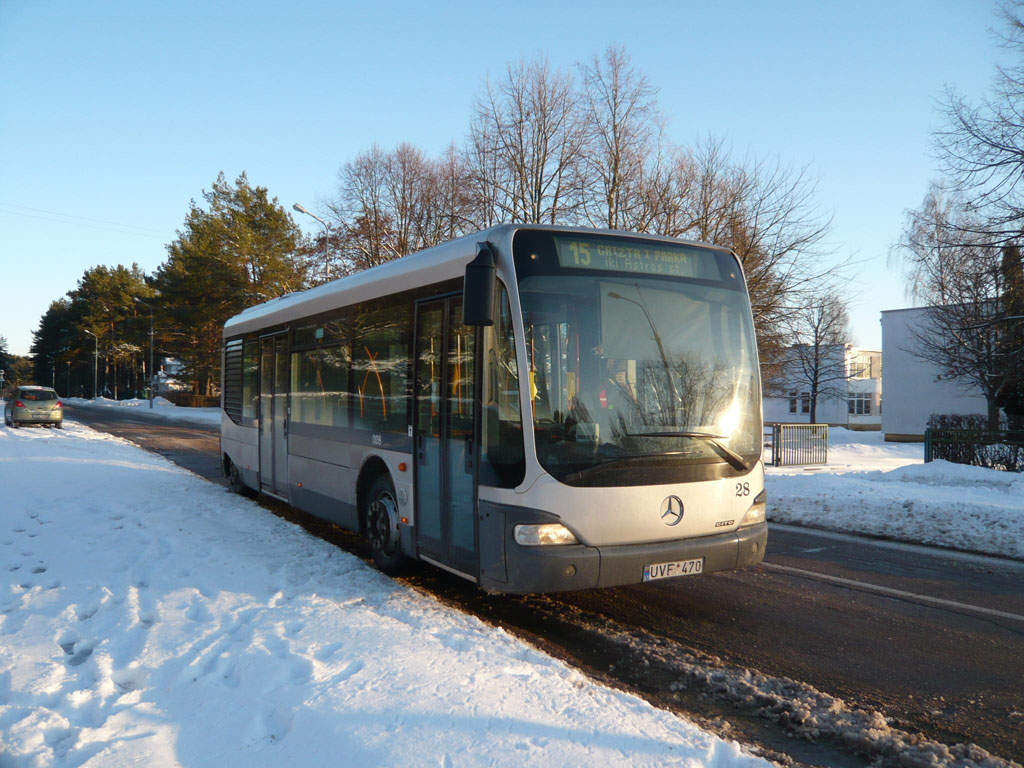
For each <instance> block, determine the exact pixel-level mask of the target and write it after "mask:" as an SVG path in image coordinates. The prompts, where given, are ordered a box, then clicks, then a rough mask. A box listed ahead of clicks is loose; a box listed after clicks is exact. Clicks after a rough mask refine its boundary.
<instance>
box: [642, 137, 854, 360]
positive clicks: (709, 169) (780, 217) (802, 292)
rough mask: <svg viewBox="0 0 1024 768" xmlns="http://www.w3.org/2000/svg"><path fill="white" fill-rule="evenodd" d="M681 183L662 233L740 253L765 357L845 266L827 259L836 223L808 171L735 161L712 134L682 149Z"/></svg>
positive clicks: (675, 188) (780, 344)
mask: <svg viewBox="0 0 1024 768" xmlns="http://www.w3.org/2000/svg"><path fill="white" fill-rule="evenodd" d="M675 179H677V181H675V182H674V184H673V193H674V194H675V197H674V198H673V204H674V206H675V208H674V209H672V210H671V211H669V210H668V209H666V214H665V215H664V216H663V217H661V218H659V219H658V220H657V221H656V223H657V224H659V225H661V226H659V227H658V229H657V230H656V231H658V232H659V234H664V235H669V236H670V237H689V238H693V239H696V240H702V241H705V242H710V243H714V244H716V245H722V246H725V247H727V248H731V249H732V250H734V251H735V252H736V254H737V256H739V258H740V261H741V262H742V264H743V269H744V272H745V273H746V278H747V285H748V288H749V290H750V299H751V305H752V308H753V310H754V323H755V325H756V328H757V336H758V348H759V350H760V352H761V357H762V359H765V360H771V359H774V358H777V357H778V356H779V355H780V353H781V350H782V349H783V347H785V346H786V344H787V339H786V337H785V327H786V324H785V320H786V317H787V316H788V315H790V314H791V313H793V312H796V311H798V310H800V309H801V308H806V307H810V306H814V304H815V303H816V302H817V300H818V297H819V296H820V295H821V292H822V290H823V289H822V286H823V284H824V283H826V282H827V281H828V280H829V279H834V278H835V275H836V273H837V271H838V270H839V269H840V267H836V266H833V265H828V266H825V265H823V264H822V256H823V255H824V251H823V247H822V243H823V241H824V239H825V236H826V235H827V233H828V229H829V226H830V224H831V220H830V219H829V218H828V217H826V216H824V215H822V214H821V212H820V211H819V210H818V209H817V207H816V205H815V195H816V185H815V180H814V179H813V178H812V177H811V176H810V173H809V171H808V169H807V168H801V169H796V170H794V169H790V168H785V167H782V166H781V165H779V164H778V163H771V162H768V161H765V160H759V159H747V160H745V161H743V162H739V163H738V162H736V161H734V160H733V159H732V158H731V157H730V155H729V153H728V152H727V151H726V149H725V145H724V143H723V142H722V141H721V140H716V139H713V138H711V137H709V138H707V139H706V140H704V141H703V142H701V143H700V144H698V146H697V149H696V151H695V152H692V153H686V154H680V155H679V156H678V160H677V170H676V173H675Z"/></svg>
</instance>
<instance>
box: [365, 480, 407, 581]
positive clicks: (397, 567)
mask: <svg viewBox="0 0 1024 768" xmlns="http://www.w3.org/2000/svg"><path fill="white" fill-rule="evenodd" d="M398 520H399V514H398V502H397V501H396V500H395V487H394V485H392V483H391V478H389V477H388V476H387V475H378V476H377V478H376V479H375V480H374V481H373V483H372V484H371V485H370V490H369V493H368V494H367V502H366V538H367V540H368V541H369V542H370V553H371V554H372V555H373V562H374V563H375V564H376V565H377V567H378V568H379V569H380V570H381V571H383V572H384V573H386V574H388V575H389V576H398V575H400V574H403V573H405V572H406V571H408V569H409V566H410V564H411V561H410V559H409V558H408V557H407V556H406V555H405V553H404V552H402V545H401V544H400V543H399V541H398Z"/></svg>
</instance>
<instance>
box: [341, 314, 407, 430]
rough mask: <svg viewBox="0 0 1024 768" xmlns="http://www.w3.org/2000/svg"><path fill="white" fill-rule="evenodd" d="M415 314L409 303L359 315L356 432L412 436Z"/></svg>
mask: <svg viewBox="0 0 1024 768" xmlns="http://www.w3.org/2000/svg"><path fill="white" fill-rule="evenodd" d="M411 310H412V305H411V304H410V303H409V302H408V301H406V300H405V299H397V300H391V301H388V302H386V303H383V304H377V303H375V304H370V305H364V306H361V307H359V308H358V309H357V310H356V313H355V318H354V321H353V333H352V364H351V365H352V368H351V370H352V378H351V379H350V382H351V392H350V396H351V399H352V411H353V419H352V420H353V425H354V426H356V427H360V428H362V429H370V430H373V431H374V432H399V433H401V434H403V435H404V434H406V432H407V430H408V425H409V407H408V403H409V393H408V391H407V389H406V387H407V385H408V380H409V334H410V332H411V329H412V317H411Z"/></svg>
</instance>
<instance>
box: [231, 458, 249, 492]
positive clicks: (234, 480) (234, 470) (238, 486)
mask: <svg viewBox="0 0 1024 768" xmlns="http://www.w3.org/2000/svg"><path fill="white" fill-rule="evenodd" d="M228 461H229V462H230V466H229V467H228V488H230V489H231V492H232V493H237V494H238V495H240V496H245V497H247V498H252V497H253V496H255V495H256V494H254V493H253V492H252V490H251V489H250V488H249V486H247V485H246V484H245V481H244V480H242V473H241V472H239V471H238V467H237V466H236V465H235V462H233V461H230V459H229V460H228Z"/></svg>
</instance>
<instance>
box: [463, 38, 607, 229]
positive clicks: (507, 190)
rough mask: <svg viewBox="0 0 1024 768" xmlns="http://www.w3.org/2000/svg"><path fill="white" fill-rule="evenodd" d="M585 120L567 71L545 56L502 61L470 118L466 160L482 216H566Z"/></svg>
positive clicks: (538, 219)
mask: <svg viewBox="0 0 1024 768" xmlns="http://www.w3.org/2000/svg"><path fill="white" fill-rule="evenodd" d="M586 139H587V126H586V122H585V120H583V119H581V114H580V109H579V97H578V94H577V91H576V89H575V84H574V82H573V79H572V76H571V75H570V74H569V73H566V72H561V71H558V70H553V69H552V68H551V66H550V64H549V63H548V61H547V59H546V58H538V59H534V60H533V61H531V62H528V63H524V62H520V63H519V64H516V65H509V66H508V68H507V70H506V73H505V78H504V79H503V80H501V81H499V82H497V83H492V82H490V81H488V82H487V83H486V84H485V87H484V90H483V93H481V94H480V96H479V97H478V98H477V100H476V106H475V115H474V117H473V121H472V123H471V125H470V140H469V146H470V152H469V161H470V162H471V163H472V166H473V168H472V170H473V173H474V175H475V177H476V179H477V184H476V186H477V188H478V190H479V191H481V192H482V193H483V198H482V201H481V202H482V203H483V204H484V205H485V206H490V207H491V208H492V210H490V211H486V210H485V211H483V212H482V213H481V215H480V217H479V218H481V219H482V220H483V221H485V222H490V221H508V222H517V221H523V222H531V223H546V224H554V223H557V222H565V221H567V220H571V219H572V216H573V214H574V211H575V209H576V208H577V206H578V205H579V194H580V190H581V189H582V187H583V182H582V163H581V155H582V153H583V148H584V145H585V142H586Z"/></svg>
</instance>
